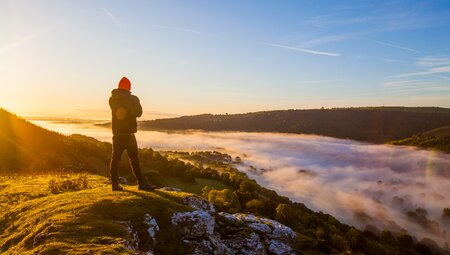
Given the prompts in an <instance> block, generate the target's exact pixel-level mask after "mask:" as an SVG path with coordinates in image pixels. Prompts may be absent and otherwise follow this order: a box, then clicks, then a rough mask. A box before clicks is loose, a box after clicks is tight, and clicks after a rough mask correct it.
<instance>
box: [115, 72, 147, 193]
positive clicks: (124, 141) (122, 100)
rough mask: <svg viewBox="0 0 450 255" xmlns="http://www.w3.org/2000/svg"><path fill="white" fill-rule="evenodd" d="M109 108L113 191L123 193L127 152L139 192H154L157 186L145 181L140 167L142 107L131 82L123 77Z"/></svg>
mask: <svg viewBox="0 0 450 255" xmlns="http://www.w3.org/2000/svg"><path fill="white" fill-rule="evenodd" d="M109 106H110V107H111V113H112V132H113V146H112V148H113V149H112V157H111V165H110V170H111V182H112V190H113V191H122V190H123V187H122V186H121V185H120V184H119V174H118V170H119V163H120V159H121V157H122V154H123V152H124V151H125V150H126V151H127V154H128V158H129V159H130V162H131V166H132V168H133V173H134V176H135V177H136V179H137V181H138V183H139V187H138V189H139V190H146V191H152V190H154V189H155V186H153V185H150V184H149V183H148V182H146V181H145V180H144V177H143V176H142V172H141V168H140V166H139V155H138V146H137V142H136V137H135V136H134V134H135V133H136V132H137V120H136V119H137V118H139V117H141V116H142V106H141V103H140V101H139V98H138V97H137V96H135V95H132V94H131V82H130V80H128V79H127V78H126V77H123V78H122V79H121V80H120V82H119V86H118V88H116V89H114V90H113V91H112V92H111V97H110V98H109Z"/></svg>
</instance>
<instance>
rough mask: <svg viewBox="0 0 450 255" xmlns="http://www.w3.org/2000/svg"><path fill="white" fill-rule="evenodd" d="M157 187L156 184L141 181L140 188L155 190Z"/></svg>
mask: <svg viewBox="0 0 450 255" xmlns="http://www.w3.org/2000/svg"><path fill="white" fill-rule="evenodd" d="M155 189H156V186H154V185H151V184H150V183H148V182H144V183H139V187H138V190H145V191H153V190H155Z"/></svg>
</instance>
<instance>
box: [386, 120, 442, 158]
mask: <svg viewBox="0 0 450 255" xmlns="http://www.w3.org/2000/svg"><path fill="white" fill-rule="evenodd" d="M390 144H393V145H408V146H417V147H420V148H425V149H433V150H438V151H443V152H445V153H450V126H446V127H441V128H436V129H433V130H430V131H427V132H423V133H420V134H416V135H413V136H412V137H410V138H406V139H402V140H397V141H392V142H390Z"/></svg>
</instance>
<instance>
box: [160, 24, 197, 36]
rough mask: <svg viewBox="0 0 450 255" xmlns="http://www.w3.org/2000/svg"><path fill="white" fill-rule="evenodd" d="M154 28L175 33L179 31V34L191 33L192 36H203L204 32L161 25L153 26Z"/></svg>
mask: <svg viewBox="0 0 450 255" xmlns="http://www.w3.org/2000/svg"><path fill="white" fill-rule="evenodd" d="M152 27H154V28H159V29H166V30H173V31H178V32H184V33H191V34H202V32H200V31H198V30H195V29H190V28H181V27H172V26H161V25H152Z"/></svg>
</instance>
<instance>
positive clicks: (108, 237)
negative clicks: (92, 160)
mask: <svg viewBox="0 0 450 255" xmlns="http://www.w3.org/2000/svg"><path fill="white" fill-rule="evenodd" d="M54 178H56V177H55V176H53V175H39V176H11V177H1V178H0V183H1V186H0V216H1V217H0V233H1V234H0V253H6V254H33V253H34V252H39V254H42V255H45V254H134V253H133V252H132V251H130V250H127V249H125V247H124V245H123V238H124V237H125V236H127V231H126V226H125V225H124V222H127V221H131V222H132V223H133V225H134V226H139V227H140V228H139V231H141V232H145V226H142V221H143V216H144V214H146V213H149V214H151V215H152V216H153V217H155V219H156V220H157V222H158V224H159V226H160V228H161V229H164V231H160V232H158V233H157V236H156V237H157V239H158V245H156V246H155V249H154V251H155V252H157V254H161V253H162V254H180V252H179V251H177V247H179V245H178V243H177V239H176V235H175V234H174V233H175V232H174V230H173V229H172V228H173V227H172V225H171V224H170V222H169V220H170V216H171V215H172V214H173V213H174V212H180V211H181V212H182V211H190V210H192V209H191V208H190V207H188V206H186V205H183V204H181V203H179V200H180V199H181V198H182V196H185V195H186V193H181V192H169V191H155V192H151V193H150V192H141V191H138V190H137V189H135V188H134V187H133V188H131V187H127V190H128V191H126V192H115V193H114V192H112V191H111V189H110V185H109V184H108V183H107V179H106V178H104V177H100V176H95V175H88V176H86V178H87V179H88V182H89V185H88V186H89V187H88V188H86V189H83V190H80V191H67V192H62V193H58V194H53V193H52V192H50V189H49V181H50V180H52V179H54ZM67 178H71V177H67ZM140 237H141V239H142V238H145V237H146V235H144V234H142V235H140ZM148 239H150V238H148V237H147V240H145V239H144V240H142V244H145V243H146V242H145V241H147V243H150V242H151V240H148ZM140 248H141V249H146V248H148V247H140Z"/></svg>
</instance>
